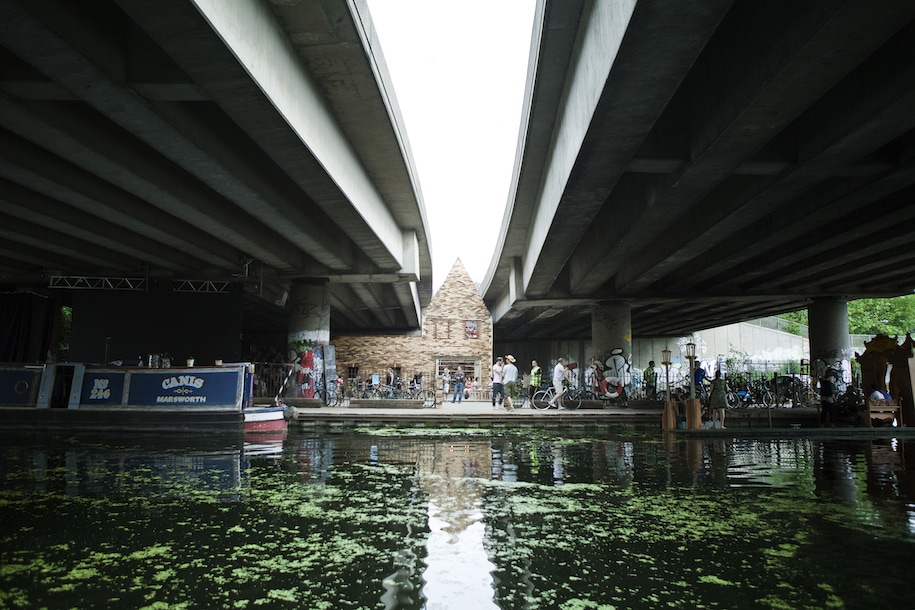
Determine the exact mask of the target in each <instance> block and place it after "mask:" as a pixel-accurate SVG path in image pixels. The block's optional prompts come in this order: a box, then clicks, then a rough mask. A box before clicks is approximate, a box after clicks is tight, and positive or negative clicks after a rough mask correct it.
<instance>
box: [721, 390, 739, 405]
mask: <svg viewBox="0 0 915 610" xmlns="http://www.w3.org/2000/svg"><path fill="white" fill-rule="evenodd" d="M724 399H725V402H727V405H728V409H736V408H738V407H739V406H740V397H739V396H738V395H737V393H736V392H728V393H727V394H725V395H724Z"/></svg>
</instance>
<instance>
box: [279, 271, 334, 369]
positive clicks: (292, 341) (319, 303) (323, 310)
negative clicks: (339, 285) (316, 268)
mask: <svg viewBox="0 0 915 610" xmlns="http://www.w3.org/2000/svg"><path fill="white" fill-rule="evenodd" d="M286 311H287V312H288V314H289V335H288V337H287V340H286V349H287V352H288V353H287V356H288V361H289V362H291V361H293V360H295V359H297V358H299V357H300V356H301V355H302V354H303V353H304V352H305V351H307V350H310V349H312V348H314V347H315V346H317V345H327V344H328V343H329V342H330V288H329V287H328V286H327V282H325V281H314V282H296V283H295V284H293V285H292V287H291V288H290V290H289V300H288V301H287V302H286Z"/></svg>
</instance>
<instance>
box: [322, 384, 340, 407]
mask: <svg viewBox="0 0 915 610" xmlns="http://www.w3.org/2000/svg"><path fill="white" fill-rule="evenodd" d="M337 386H338V384H336V383H333V382H331V384H330V386H329V387H325V386H324V384H318V386H317V387H316V388H315V398H320V399H321V402H322V403H324V404H325V405H327V406H328V407H336V406H337V405H338V404H339V403H340V393H341V391H340V390H342V388H340V389H338V387H337Z"/></svg>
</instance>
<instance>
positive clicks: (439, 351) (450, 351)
mask: <svg viewBox="0 0 915 610" xmlns="http://www.w3.org/2000/svg"><path fill="white" fill-rule="evenodd" d="M468 323H470V324H468ZM474 327H475V328H474ZM331 343H332V344H333V345H334V347H335V348H336V350H337V370H338V371H340V374H341V375H345V371H346V367H349V366H358V367H359V374H360V376H361V377H362V378H363V379H365V378H368V377H369V376H370V375H372V374H373V373H378V374H382V375H383V373H384V372H385V371H387V369H388V368H389V367H392V366H400V368H401V374H402V376H403V377H404V378H405V379H410V378H411V377H412V376H413V375H414V374H415V373H418V372H422V373H423V379H424V381H425V383H426V385H427V387H428V383H429V382H428V380H429V379H430V378H431V376H432V375H433V374H435V373H436V371H435V368H436V362H438V361H440V360H442V361H454V360H457V361H479V370H478V371H474V372H472V373H473V374H476V375H479V376H480V380H481V382H482V383H483V384H484V385H485V384H487V383H488V382H489V378H490V373H489V371H490V367H492V316H491V315H490V313H489V309H487V307H486V304H485V303H484V302H483V297H481V296H480V292H479V290H478V289H477V286H476V284H474V282H473V280H472V279H471V278H470V275H468V273H467V270H466V269H465V268H464V265H463V264H462V263H461V261H460V259H458V260H457V261H456V262H455V263H454V266H453V267H452V268H451V271H450V272H449V273H448V276H447V277H446V278H445V281H444V282H443V283H442V286H441V288H439V289H438V292H436V293H435V295H434V296H433V297H432V301H431V302H430V303H429V306H428V307H427V308H426V310H425V311H424V312H423V319H422V332H421V335H338V336H334V337H333V338H332V339H331ZM467 372H468V374H470V373H471V371H467ZM436 386H437V387H439V388H440V387H441V383H440V382H438V381H437V382H436Z"/></svg>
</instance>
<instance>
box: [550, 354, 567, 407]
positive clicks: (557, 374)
mask: <svg viewBox="0 0 915 610" xmlns="http://www.w3.org/2000/svg"><path fill="white" fill-rule="evenodd" d="M565 379H566V360H565V358H560V359H559V360H558V361H557V362H556V366H554V367H553V389H554V390H556V395H555V396H553V398H552V399H551V400H550V406H551V407H555V406H556V405H557V402H556V401H557V400H559V399H560V398H561V397H562V392H563V391H564V390H565V388H564V387H562V382H563V381H565Z"/></svg>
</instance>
